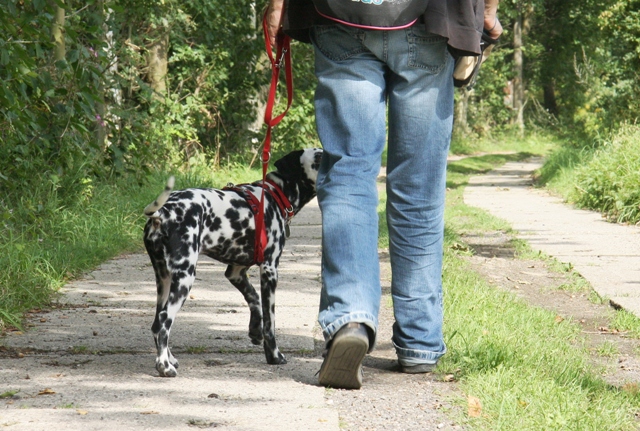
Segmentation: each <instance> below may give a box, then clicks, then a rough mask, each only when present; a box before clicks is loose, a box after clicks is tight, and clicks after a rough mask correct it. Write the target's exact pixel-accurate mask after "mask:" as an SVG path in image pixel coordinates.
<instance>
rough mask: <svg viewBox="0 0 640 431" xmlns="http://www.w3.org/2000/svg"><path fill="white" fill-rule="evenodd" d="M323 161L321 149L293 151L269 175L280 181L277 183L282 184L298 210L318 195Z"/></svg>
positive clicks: (276, 164)
mask: <svg viewBox="0 0 640 431" xmlns="http://www.w3.org/2000/svg"><path fill="white" fill-rule="evenodd" d="M321 160H322V150H321V149H320V148H307V149H306V150H297V151H292V152H291V153H289V154H287V155H286V156H284V157H283V158H281V159H279V160H277V161H276V162H275V163H274V165H275V167H276V169H277V170H276V171H274V172H271V173H270V174H269V175H272V174H273V176H275V177H276V178H277V179H279V180H280V181H277V180H276V182H278V183H282V191H284V193H285V194H286V195H287V198H289V200H290V201H291V203H292V204H293V205H294V207H297V209H300V208H302V207H303V206H304V205H305V204H306V203H307V202H309V201H310V200H311V199H313V197H314V196H315V195H316V180H317V178H318V169H319V168H320V161H321ZM294 201H297V203H296V202H294Z"/></svg>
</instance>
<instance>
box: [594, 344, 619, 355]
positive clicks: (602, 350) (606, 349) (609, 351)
mask: <svg viewBox="0 0 640 431" xmlns="http://www.w3.org/2000/svg"><path fill="white" fill-rule="evenodd" d="M595 350H596V353H597V354H598V355H600V356H605V357H608V358H610V357H612V356H615V355H617V354H618V352H619V349H618V346H617V345H616V343H613V342H611V341H605V342H604V343H602V344H600V345H599V346H598V347H597V348H596V349H595Z"/></svg>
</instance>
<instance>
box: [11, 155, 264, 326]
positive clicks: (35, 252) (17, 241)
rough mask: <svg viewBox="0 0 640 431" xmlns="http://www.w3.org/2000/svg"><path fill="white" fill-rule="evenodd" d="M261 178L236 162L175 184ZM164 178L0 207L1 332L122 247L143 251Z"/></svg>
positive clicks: (53, 194) (42, 195)
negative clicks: (149, 214) (66, 199)
mask: <svg viewBox="0 0 640 431" xmlns="http://www.w3.org/2000/svg"><path fill="white" fill-rule="evenodd" d="M260 176H261V173H260V172H259V171H258V170H253V171H252V170H248V169H246V168H244V167H239V166H236V167H233V168H229V169H225V170H220V171H216V172H215V173H211V172H210V171H209V170H207V169H193V170H191V171H190V173H189V174H188V175H184V174H183V175H177V178H176V187H177V188H184V187H186V185H189V186H193V187H212V186H213V187H218V186H224V185H226V184H227V182H228V181H235V182H247V181H253V180H255V179H257V178H260ZM167 177H168V174H164V173H158V174H155V175H153V176H152V177H150V178H149V181H148V183H147V184H143V185H141V184H138V183H135V182H132V180H130V181H127V180H126V179H121V180H119V181H117V182H116V183H115V184H95V185H91V187H90V188H87V189H85V193H83V194H82V196H80V197H79V198H78V199H77V200H76V201H75V202H74V203H73V204H70V205H69V204H63V203H62V199H60V198H59V196H58V192H56V191H49V192H47V193H42V191H34V192H33V193H34V194H35V193H40V195H38V196H25V197H24V198H23V200H22V202H21V203H24V202H41V203H40V204H38V205H36V206H35V207H34V208H30V207H29V206H27V205H24V204H22V205H21V203H16V204H14V205H13V206H12V207H10V208H7V209H5V210H4V212H2V211H0V215H1V216H2V219H1V220H2V221H1V222H0V268H2V271H0V330H1V329H3V328H4V327H6V326H15V327H20V321H21V316H22V314H23V313H24V311H26V310H30V309H33V308H37V307H43V306H45V305H47V304H49V303H50V302H51V300H52V299H53V298H54V297H55V294H56V292H57V291H58V289H59V288H60V287H62V286H63V285H64V284H65V283H66V282H68V281H69V280H71V279H74V278H76V277H78V276H80V275H81V274H82V273H84V272H87V271H89V270H91V269H93V268H95V267H96V266H97V265H98V264H100V263H101V262H104V261H105V260H108V259H110V258H112V257H114V256H116V255H118V254H120V253H123V252H131V251H138V250H141V249H142V247H143V245H142V228H143V226H144V222H145V219H144V217H143V215H142V209H143V208H144V207H145V206H146V205H147V204H148V203H149V202H151V201H153V199H155V198H156V196H157V195H158V194H159V193H160V192H161V191H162V189H163V188H164V183H165V181H166V179H167ZM0 209H1V208H0ZM25 220H27V221H25Z"/></svg>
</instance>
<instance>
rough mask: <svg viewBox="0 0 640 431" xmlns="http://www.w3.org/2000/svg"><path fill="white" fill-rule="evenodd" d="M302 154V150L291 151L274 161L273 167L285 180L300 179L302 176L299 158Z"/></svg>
mask: <svg viewBox="0 0 640 431" xmlns="http://www.w3.org/2000/svg"><path fill="white" fill-rule="evenodd" d="M303 153H304V151H303V150H297V151H292V152H291V153H289V154H287V155H286V156H284V157H283V158H281V159H278V160H276V162H275V163H274V165H275V167H276V169H277V170H278V174H280V176H281V177H282V178H284V179H286V180H290V179H294V178H300V176H301V175H302V161H301V157H302V154H303Z"/></svg>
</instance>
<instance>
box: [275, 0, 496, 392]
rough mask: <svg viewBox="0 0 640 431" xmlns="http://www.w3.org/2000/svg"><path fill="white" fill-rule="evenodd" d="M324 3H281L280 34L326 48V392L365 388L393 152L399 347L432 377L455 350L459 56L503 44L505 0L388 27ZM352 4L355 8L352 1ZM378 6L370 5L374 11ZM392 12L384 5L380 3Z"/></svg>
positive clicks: (454, 7)
mask: <svg viewBox="0 0 640 431" xmlns="http://www.w3.org/2000/svg"><path fill="white" fill-rule="evenodd" d="M314 1H315V0H288V1H285V0H270V2H269V6H268V10H267V23H268V30H269V35H270V37H271V43H272V44H273V43H274V36H275V34H276V33H277V32H278V31H279V30H281V29H282V30H283V31H285V32H286V33H287V34H289V35H290V36H291V37H292V38H294V39H297V40H299V41H302V42H306V43H312V44H313V47H314V50H315V74H316V77H317V81H318V82H317V88H316V93H315V109H316V126H317V131H318V135H319V138H320V142H321V143H322V146H323V149H324V153H323V158H322V162H321V166H320V171H319V174H318V180H317V195H318V203H319V206H320V209H321V212H322V292H321V297H320V311H319V316H318V321H319V323H320V326H321V328H322V331H323V335H324V337H325V340H326V343H327V350H326V351H325V354H324V356H325V358H324V362H323V364H322V366H321V369H320V372H319V383H320V384H321V385H323V386H328V387H334V388H345V389H359V388H360V387H361V386H362V361H363V359H364V357H365V355H366V354H367V353H368V352H370V351H371V350H372V349H373V347H374V345H375V342H376V334H377V328H378V312H379V308H380V297H381V286H380V269H379V260H378V247H377V245H378V213H377V206H378V195H377V188H376V178H377V176H378V174H379V171H380V162H381V155H382V152H383V150H384V148H385V144H386V145H387V180H386V192H387V206H386V210H387V224H388V227H389V254H390V260H391V271H392V281H391V294H392V299H393V309H394V317H395V323H394V325H393V337H392V342H393V345H394V346H395V349H396V353H397V356H398V363H399V370H400V371H401V372H405V373H427V372H431V371H433V370H434V368H435V366H436V364H437V363H438V360H439V359H440V357H442V355H444V354H445V352H446V346H445V343H444V339H443V334H442V326H443V309H442V257H443V238H444V201H445V189H446V166H447V154H448V151H449V144H450V140H451V132H452V124H453V104H454V82H453V78H452V74H453V68H454V59H453V57H452V56H451V55H450V50H453V51H454V52H457V53H466V54H471V55H479V54H481V49H480V39H481V34H482V31H483V30H484V31H485V32H486V33H487V34H488V36H490V37H491V38H493V39H497V38H498V37H499V36H500V34H501V33H502V26H501V24H500V21H499V20H498V18H497V15H496V12H497V7H498V0H485V1H482V0H429V1H428V2H426V1H425V2H424V3H425V4H428V5H427V7H426V10H424V12H423V13H421V14H420V16H419V17H417V20H416V22H415V23H413V24H412V25H409V26H406V27H404V28H399V29H393V30H385V29H369V28H362V27H356V26H352V25H348V24H346V23H340V22H337V21H336V20H335V19H332V17H328V16H326V15H325V14H323V15H321V14H320V13H319V12H318V9H316V7H315V6H314ZM349 1H352V0H349ZM369 3H370V2H369ZM376 3H381V2H376Z"/></svg>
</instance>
